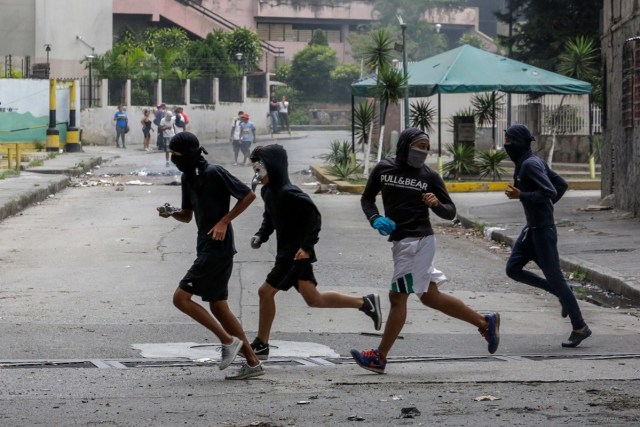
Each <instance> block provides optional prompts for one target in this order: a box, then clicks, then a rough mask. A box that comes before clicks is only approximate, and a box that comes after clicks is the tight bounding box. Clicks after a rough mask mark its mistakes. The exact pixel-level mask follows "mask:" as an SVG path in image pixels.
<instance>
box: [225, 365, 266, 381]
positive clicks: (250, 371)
mask: <svg viewBox="0 0 640 427" xmlns="http://www.w3.org/2000/svg"><path fill="white" fill-rule="evenodd" d="M261 375H264V368H263V367H262V363H258V364H257V365H256V366H249V365H248V364H246V363H243V364H242V366H240V369H238V370H237V371H235V372H233V373H232V374H229V375H225V377H224V379H226V380H246V379H249V378H253V377H259V376H261Z"/></svg>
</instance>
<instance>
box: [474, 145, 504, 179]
mask: <svg viewBox="0 0 640 427" xmlns="http://www.w3.org/2000/svg"><path fill="white" fill-rule="evenodd" d="M507 157H508V155H507V152H506V151H504V150H500V151H496V150H488V151H479V152H477V153H476V165H477V168H478V172H479V173H480V177H482V178H486V177H491V179H492V180H493V181H498V180H500V178H502V175H503V174H504V173H505V172H506V170H505V169H504V168H503V167H502V166H500V163H501V162H502V161H503V160H505V159H506V158H507Z"/></svg>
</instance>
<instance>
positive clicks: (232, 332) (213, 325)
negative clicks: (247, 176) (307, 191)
mask: <svg viewBox="0 0 640 427" xmlns="http://www.w3.org/2000/svg"><path fill="white" fill-rule="evenodd" d="M169 150H170V153H171V161H172V162H173V163H174V164H175V165H176V167H177V168H178V169H179V170H180V171H181V172H182V208H181V209H180V210H178V211H177V212H173V211H170V212H167V211H166V209H164V210H162V209H160V208H159V209H158V210H159V211H160V216H162V217H164V218H168V217H173V218H174V219H176V220H178V221H180V222H185V223H188V222H191V219H192V217H193V216H194V215H195V218H196V224H197V226H198V238H197V245H196V252H197V258H196V260H195V261H194V263H193V265H192V266H191V268H190V269H189V271H187V274H186V275H185V276H184V278H183V279H182V280H181V281H180V284H179V285H178V288H177V289H176V291H175V293H174V294H173V304H174V305H175V306H176V307H177V308H178V309H179V310H180V311H182V312H183V313H185V314H186V315H188V316H190V317H191V318H192V319H193V320H195V321H196V322H198V323H200V324H201V325H202V326H204V327H205V328H207V329H209V330H210V331H211V332H213V333H214V334H215V335H216V336H217V337H218V339H219V340H220V342H221V343H222V357H221V361H220V366H219V367H220V369H226V368H227V367H228V366H229V365H230V364H231V363H232V362H233V360H234V359H235V357H236V355H237V354H238V353H239V352H240V351H242V353H243V354H244V356H245V359H246V360H247V363H245V364H243V365H242V366H241V367H240V369H239V370H238V371H237V372H235V373H233V374H231V375H227V376H226V379H232V380H239V379H246V378H251V377H256V376H260V375H263V374H264V369H263V367H262V364H261V363H260V360H258V358H257V357H256V355H255V353H254V352H253V350H252V348H251V345H250V344H249V341H248V340H247V337H246V335H245V333H244V331H243V330H242V325H241V324H240V322H239V321H238V319H237V318H236V317H235V315H234V314H233V312H232V311H231V309H230V308H229V305H228V304H227V298H228V283H229V278H230V277H231V271H232V269H233V256H234V255H235V253H236V249H235V246H234V241H233V228H232V227H231V221H232V220H233V219H235V218H236V217H237V216H238V215H240V214H241V213H242V212H244V210H245V209H246V208H247V207H248V206H249V205H250V204H251V202H253V201H254V200H255V198H256V196H255V194H254V193H253V192H252V191H251V189H249V187H247V186H246V185H245V184H243V183H242V182H241V181H239V180H238V179H237V178H236V177H234V176H233V175H231V174H230V173H229V172H227V171H226V170H225V169H224V168H223V167H221V166H218V165H212V164H210V163H208V162H207V161H206V159H205V158H204V157H203V156H202V153H203V152H204V153H205V154H206V153H207V152H206V151H205V150H204V148H202V147H200V142H199V141H198V138H196V136H195V135H194V134H192V133H190V132H181V133H179V134H178V135H176V136H174V137H173V138H172V139H171V141H170V142H169ZM231 197H234V198H235V199H237V200H238V201H237V202H236V204H235V206H234V207H233V208H232V209H231V210H229V204H230V201H231ZM193 295H197V296H199V297H201V298H202V300H203V301H206V302H208V303H209V308H210V310H211V314H209V312H207V310H205V309H204V308H203V307H202V306H201V305H200V304H198V303H196V302H194V301H193V300H192V297H193Z"/></svg>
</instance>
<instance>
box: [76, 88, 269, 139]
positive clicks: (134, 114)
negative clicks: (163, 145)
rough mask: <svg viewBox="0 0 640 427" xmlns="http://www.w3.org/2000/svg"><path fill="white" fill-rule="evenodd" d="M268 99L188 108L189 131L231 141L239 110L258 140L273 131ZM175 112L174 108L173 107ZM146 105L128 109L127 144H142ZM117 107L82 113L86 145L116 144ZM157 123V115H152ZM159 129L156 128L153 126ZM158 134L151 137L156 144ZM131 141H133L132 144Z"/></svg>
mask: <svg viewBox="0 0 640 427" xmlns="http://www.w3.org/2000/svg"><path fill="white" fill-rule="evenodd" d="M267 101H268V100H267V99H266V98H247V99H246V101H245V102H243V103H234V102H221V103H220V104H218V105H184V106H182V107H184V110H185V112H186V113H187V115H188V116H189V125H188V126H187V130H188V131H189V132H192V133H194V134H196V135H197V136H198V138H200V139H201V140H211V139H223V140H224V139H228V138H229V131H230V130H231V123H232V120H233V118H234V117H236V116H237V115H238V111H239V110H242V111H244V112H246V113H248V114H249V116H250V120H251V121H252V122H253V123H254V124H255V125H256V128H257V133H258V141H260V135H266V134H268V133H269V132H270V131H269V122H268V121H267V111H268V110H269V105H268V102H267ZM168 107H169V108H171V109H173V107H175V106H174V105H169V106H168ZM145 108H152V107H145V106H130V107H128V108H127V114H128V116H129V127H130V128H131V131H130V133H129V134H127V144H129V143H133V144H137V143H140V144H141V143H142V127H141V125H140V124H139V123H140V119H141V118H142V116H143V111H144V109H145ZM116 110H117V108H116V107H115V106H109V107H104V108H87V109H85V110H82V111H81V112H80V116H81V122H82V144H89V145H111V144H115V136H116V133H115V123H114V121H113V116H114V114H115V112H116ZM151 119H152V120H153V114H152V115H151ZM152 127H153V129H154V130H156V129H155V128H156V127H155V125H153V126H152ZM155 137H156V133H155V132H154V133H152V134H151V139H152V145H153V142H154V141H155ZM129 141H130V142H129Z"/></svg>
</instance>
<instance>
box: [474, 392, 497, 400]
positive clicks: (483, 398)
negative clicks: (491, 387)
mask: <svg viewBox="0 0 640 427" xmlns="http://www.w3.org/2000/svg"><path fill="white" fill-rule="evenodd" d="M473 400H475V401H476V402H485V401H488V400H500V398H499V397H495V396H491V395H490V394H487V395H485V396H478V397H476V398H475V399H473Z"/></svg>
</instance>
